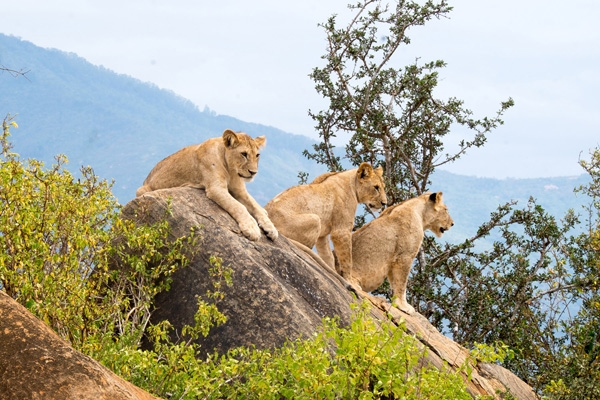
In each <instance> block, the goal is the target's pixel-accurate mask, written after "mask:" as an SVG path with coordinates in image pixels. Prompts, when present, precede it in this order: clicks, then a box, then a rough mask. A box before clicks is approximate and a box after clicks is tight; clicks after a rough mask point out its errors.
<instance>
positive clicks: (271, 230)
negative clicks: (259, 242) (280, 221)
mask: <svg viewBox="0 0 600 400" xmlns="http://www.w3.org/2000/svg"><path fill="white" fill-rule="evenodd" d="M231 190H232V194H233V196H234V197H235V198H236V199H237V200H238V201H239V202H240V203H241V204H243V205H244V206H245V207H246V209H247V210H248V212H249V213H250V215H252V217H254V219H255V220H256V222H257V223H258V226H259V227H261V228H262V230H263V231H265V233H266V234H267V236H268V237H269V239H271V240H275V239H277V237H278V236H279V233H278V232H277V228H275V225H273V223H272V222H271V220H270V219H269V215H268V214H267V212H266V211H265V209H264V208H262V207H261V206H260V204H258V203H257V202H256V200H254V198H253V197H252V196H250V194H249V193H248V192H247V191H246V188H245V187H244V188H231Z"/></svg>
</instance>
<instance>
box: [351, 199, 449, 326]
mask: <svg viewBox="0 0 600 400" xmlns="http://www.w3.org/2000/svg"><path fill="white" fill-rule="evenodd" d="M453 225H454V221H453V220H452V217H450V214H449V213H448V208H447V207H446V205H445V204H444V203H443V202H442V192H437V193H426V194H423V195H421V196H418V197H415V198H413V199H410V200H407V201H405V202H403V203H400V204H397V205H395V206H391V207H389V208H387V209H386V210H385V211H384V212H383V213H381V215H380V216H379V217H378V218H376V219H374V220H372V221H371V222H369V223H368V224H366V225H365V226H363V227H362V228H360V229H359V230H357V231H356V232H354V234H353V235H352V261H353V266H352V274H353V278H354V280H355V282H357V283H358V284H359V285H360V286H361V288H362V290H364V291H366V292H370V291H372V290H375V289H377V288H378V287H379V286H380V285H381V284H382V283H383V281H384V279H385V278H386V277H387V278H388V280H389V282H390V286H391V288H392V290H393V294H394V297H395V299H394V305H395V306H396V307H398V308H399V309H401V310H402V311H405V312H407V313H409V314H412V313H413V312H414V311H415V309H414V308H413V307H412V306H411V305H410V304H408V302H407V301H406V285H407V282H408V275H409V273H410V269H411V266H412V263H413V260H414V259H415V257H416V255H417V253H418V251H419V248H420V247H421V244H422V242H423V235H424V233H425V230H427V229H429V230H430V231H432V232H433V233H434V234H435V235H436V236H437V237H441V236H442V234H443V233H444V232H445V231H446V230H448V229H450V227H451V226H453Z"/></svg>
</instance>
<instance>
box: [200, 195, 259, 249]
mask: <svg viewBox="0 0 600 400" xmlns="http://www.w3.org/2000/svg"><path fill="white" fill-rule="evenodd" d="M206 197H208V198H209V199H211V200H212V201H214V202H215V203H217V204H218V205H219V206H221V208H223V209H224V210H225V211H227V212H228V213H229V215H231V216H232V217H233V219H235V220H236V221H237V223H238V226H239V227H240V230H241V231H242V233H243V234H244V236H246V237H247V238H248V239H250V240H252V241H257V240H259V239H260V237H261V235H262V233H261V231H260V228H259V227H258V224H257V222H256V220H255V219H254V218H252V216H251V215H250V213H249V212H248V210H247V209H246V207H244V205H242V204H241V203H240V202H239V201H237V200H236V199H235V198H233V197H232V196H231V194H229V192H228V191H227V189H226V188H220V187H207V188H206Z"/></svg>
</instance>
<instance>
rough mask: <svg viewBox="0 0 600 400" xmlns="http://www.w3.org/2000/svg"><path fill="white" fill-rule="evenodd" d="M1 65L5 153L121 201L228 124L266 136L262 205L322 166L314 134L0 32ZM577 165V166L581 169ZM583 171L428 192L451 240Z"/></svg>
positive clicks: (552, 195) (254, 190) (450, 179)
mask: <svg viewBox="0 0 600 400" xmlns="http://www.w3.org/2000/svg"><path fill="white" fill-rule="evenodd" d="M0 65H3V66H5V67H10V68H13V69H17V70H19V69H24V70H28V71H29V72H28V73H27V74H26V76H25V77H23V76H20V77H16V78H15V77H13V76H11V75H10V74H8V73H2V74H0V88H1V89H0V115H2V116H4V115H6V114H11V115H14V116H16V121H17V123H18V124H19V128H18V129H13V130H12V131H11V133H12V142H13V144H14V151H15V152H17V153H19V154H20V155H21V157H22V158H36V159H39V160H42V161H44V162H45V163H46V165H50V164H52V163H53V161H54V156H55V155H56V154H64V155H66V156H67V157H68V159H69V166H68V168H69V169H70V170H71V171H73V172H76V171H77V170H78V169H79V167H80V166H82V165H85V166H87V165H89V166H91V167H92V168H93V169H94V171H95V173H96V174H97V175H98V176H100V177H101V178H104V179H107V180H114V186H113V193H114V194H115V196H116V197H117V199H118V200H119V202H120V203H121V204H125V203H126V202H128V201H129V200H131V199H132V198H133V197H134V196H135V190H136V189H137V187H139V186H140V185H141V183H142V182H143V180H144V179H145V177H146V175H147V174H148V172H149V171H150V170H151V169H152V168H153V167H154V165H155V164H156V163H157V162H158V161H160V160H161V159H163V158H164V157H166V156H168V155H169V154H172V153H174V152H175V151H177V150H179V149H180V148H182V147H184V146H187V145H190V144H195V143H200V142H203V141H204V140H206V139H208V138H210V137H215V136H220V135H221V134H222V132H223V130H225V129H227V128H229V129H233V130H236V131H244V132H246V133H248V134H250V135H251V136H259V135H266V137H267V146H266V147H265V149H264V150H263V151H262V152H261V165H260V169H259V174H258V175H257V177H256V179H255V180H254V182H252V183H250V184H248V191H249V192H250V193H251V194H252V195H253V196H254V197H255V198H256V199H257V201H258V202H259V203H261V204H265V203H266V202H268V201H269V200H270V199H271V198H272V197H274V196H275V195H276V194H277V193H279V192H281V191H282V190H284V189H286V188H287V187H290V186H293V185H295V184H297V183H298V173H299V172H300V171H303V172H308V173H309V176H310V178H309V179H312V178H314V177H315V176H317V175H319V174H320V173H323V172H325V168H324V167H323V166H321V165H318V164H316V163H314V162H313V161H310V160H307V159H306V158H305V157H304V156H302V151H303V150H304V149H309V148H311V145H312V144H313V143H314V141H313V140H311V139H309V138H307V137H304V136H300V135H294V134H291V133H286V132H283V131H282V130H279V129H277V128H275V127H271V126H265V125H259V124H254V123H250V122H245V121H241V120H238V119H236V118H233V117H230V116H226V115H218V114H216V113H215V112H213V111H211V110H210V109H209V108H208V107H205V108H204V109H203V110H200V109H199V108H198V107H197V106H196V105H195V104H193V103H192V102H190V101H189V100H187V99H185V98H183V97H181V96H179V95H177V94H176V93H174V92H171V91H168V90H164V89H160V88H158V87H157V86H156V85H154V84H152V83H147V82H142V81H140V80H138V79H135V78H132V77H130V76H127V75H122V74H117V73H115V72H113V71H110V70H108V69H106V68H103V67H100V66H95V65H92V64H90V63H89V62H87V61H86V60H85V59H83V58H81V57H79V56H77V55H76V54H73V53H66V52H63V51H60V50H56V49H45V48H41V47H38V46H36V45H34V44H32V43H30V42H27V41H24V40H21V39H19V38H16V37H13V36H7V35H3V34H0ZM582 172H583V170H582ZM588 179H589V178H588V177H587V176H586V175H583V174H582V175H580V176H575V177H551V178H537V179H506V180H498V179H489V178H475V177H469V176H462V175H455V174H451V173H449V172H446V171H436V173H435V174H434V176H433V178H432V186H431V190H434V191H438V190H441V191H443V192H444V196H445V201H446V203H447V205H448V207H449V209H450V213H451V214H452V216H453V218H454V220H455V222H456V225H455V227H454V228H453V229H452V230H450V231H449V232H448V234H447V235H446V238H447V240H450V241H457V240H462V239H465V238H468V237H470V236H473V235H474V234H475V232H476V231H477V228H478V227H479V225H480V224H481V223H483V222H485V221H487V220H488V217H489V214H490V213H491V212H493V211H494V210H495V209H496V208H497V206H498V205H500V204H504V203H505V202H507V201H510V200H518V201H519V204H520V206H521V207H524V205H525V203H526V201H527V200H528V199H529V197H530V196H533V197H534V198H536V199H537V200H538V203H539V204H541V205H542V206H543V207H544V208H545V209H546V210H548V211H549V212H550V213H551V214H553V215H555V216H556V217H557V218H560V217H561V216H562V215H563V214H564V212H566V210H568V209H569V208H574V209H575V210H576V211H579V210H580V207H581V204H583V203H584V202H585V199H583V198H581V197H576V196H575V194H574V193H573V188H574V187H577V186H579V185H581V184H583V183H585V182H587V181H588Z"/></svg>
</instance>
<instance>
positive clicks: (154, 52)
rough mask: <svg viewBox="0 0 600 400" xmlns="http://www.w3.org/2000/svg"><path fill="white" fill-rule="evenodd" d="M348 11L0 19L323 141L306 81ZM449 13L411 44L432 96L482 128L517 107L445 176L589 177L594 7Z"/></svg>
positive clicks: (165, 10)
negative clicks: (435, 67)
mask: <svg viewBox="0 0 600 400" xmlns="http://www.w3.org/2000/svg"><path fill="white" fill-rule="evenodd" d="M348 2H349V1H348V0H302V1H295V2H288V1H281V0H279V1H276V0H253V1H242V0H220V1H218V2H217V1H214V0H213V1H210V2H209V1H205V0H195V1H194V0H170V1H168V2H167V1H152V0H134V1H131V0H121V1H114V0H102V1H100V0H53V1H46V0H19V1H13V2H11V3H10V7H7V8H5V9H4V11H3V12H2V21H1V23H0V32H1V33H4V34H9V35H14V36H18V37H20V38H22V39H24V40H28V41H30V42H33V43H34V44H36V45H38V46H42V47H49V48H57V49H60V50H63V51H67V52H73V53H76V54H78V55H79V56H81V57H84V58H85V59H87V60H88V61H89V62H91V63H93V64H96V65H103V66H104V67H106V68H109V69H111V70H113V71H115V72H118V73H122V74H127V75H130V76H132V77H135V78H138V79H140V80H142V81H149V82H153V83H155V84H156V85H158V86H159V87H161V88H165V89H169V90H172V91H173V92H175V93H177V94H179V95H181V96H183V97H186V98H188V99H190V100H191V101H193V102H194V103H195V104H197V105H198V107H199V108H200V109H203V108H204V107H205V106H208V107H210V108H211V109H212V110H214V111H216V112H217V113H219V114H226V115H230V116H233V117H236V118H239V119H241V120H244V121H248V122H257V123H261V124H266V125H271V126H275V127H277V128H280V129H282V130H284V131H287V132H291V133H297V134H302V135H307V136H310V137H313V138H317V136H316V134H315V132H314V129H313V126H314V123H313V121H312V119H311V118H310V117H309V116H308V113H307V111H308V110H309V109H312V110H314V111H318V110H321V109H323V108H324V107H326V103H325V102H324V100H323V99H321V98H320V96H319V95H318V94H317V93H316V91H315V90H314V85H313V82H312V81H311V80H310V78H309V77H308V74H309V73H310V72H311V70H312V68H314V67H315V66H318V65H321V59H320V57H321V55H323V54H324V52H325V34H324V31H323V29H322V28H320V27H318V26H317V24H318V23H320V22H325V21H326V20H327V18H328V17H329V16H331V15H332V14H334V13H335V14H339V15H340V17H344V16H347V15H349V14H348V10H347V8H346V4H347V3H348ZM450 4H451V5H452V6H454V10H453V11H452V12H451V13H450V15H449V17H450V18H449V19H442V20H439V21H437V20H436V21H432V22H430V23H429V24H427V25H425V26H424V27H421V28H418V29H416V30H414V31H413V32H412V33H411V34H410V37H411V39H412V44H411V45H410V46H408V47H406V48H405V49H403V50H402V51H403V53H404V54H405V55H406V57H407V60H413V59H414V58H415V57H421V60H422V61H430V60H435V59H442V60H444V61H446V62H447V63H448V67H446V68H444V69H442V70H441V71H440V75H441V78H442V81H441V83H440V85H439V88H438V91H437V96H438V97H439V98H443V99H445V98H448V97H451V96H454V97H457V98H460V99H463V100H465V105H466V107H467V108H469V109H471V110H472V111H473V112H474V115H475V116H476V117H483V116H486V115H488V116H492V115H493V114H494V113H495V111H496V110H497V109H498V107H499V105H500V102H501V101H505V100H506V99H508V98H509V97H512V98H513V99H514V100H515V103H516V105H515V107H513V108H512V109H510V110H509V111H508V112H507V113H506V115H505V117H504V120H505V125H504V126H502V127H501V128H499V129H498V130H497V131H495V132H494V133H492V135H491V136H490V137H489V141H488V143H487V144H486V146H485V148H483V149H475V150H473V151H471V153H469V154H467V156H466V157H464V158H463V159H461V160H459V161H457V162H456V163H454V164H453V165H451V166H450V167H448V168H447V169H448V170H450V171H452V172H456V173H460V174H465V175H475V176H486V177H497V178H505V177H515V178H522V177H543V176H565V175H576V174H580V173H583V170H582V169H581V168H580V167H579V165H578V163H577V161H578V159H579V157H580V156H581V157H583V158H588V157H587V156H588V154H589V151H590V149H592V148H595V147H596V146H598V145H599V144H600V112H599V111H600V95H599V94H598V93H599V92H600V74H599V73H600V45H599V43H600V24H599V23H598V20H599V19H600V1H598V0H572V1H570V2H565V1H558V0H485V1H482V0H450ZM1 63H2V60H1V59H0V64H1ZM401 66H402V65H399V66H398V67H401ZM11 67H14V68H22V67H25V68H26V66H11ZM165 111H166V113H168V110H165ZM232 128H234V129H235V127H232ZM251 134H259V132H252V133H251ZM457 140H459V137H458V134H454V135H452V137H450V138H449V141H448V144H447V146H448V147H451V146H452V143H453V142H456V141H457Z"/></svg>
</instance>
